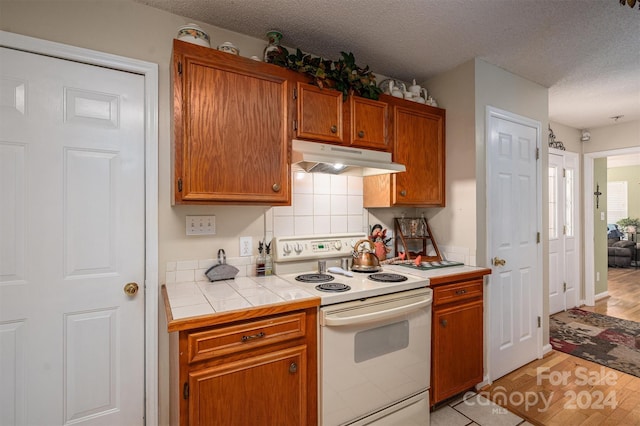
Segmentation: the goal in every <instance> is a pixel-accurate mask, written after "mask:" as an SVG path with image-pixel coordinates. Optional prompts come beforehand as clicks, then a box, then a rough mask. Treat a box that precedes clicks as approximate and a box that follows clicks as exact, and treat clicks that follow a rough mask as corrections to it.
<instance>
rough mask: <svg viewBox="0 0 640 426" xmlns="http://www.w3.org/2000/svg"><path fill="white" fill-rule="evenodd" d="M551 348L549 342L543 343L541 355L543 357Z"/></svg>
mask: <svg viewBox="0 0 640 426" xmlns="http://www.w3.org/2000/svg"><path fill="white" fill-rule="evenodd" d="M552 350H553V346H551V343H547V344H546V345H544V346H543V347H542V356H543V357H544V356H545V355H547V354H548V353H549V352H551V351H552Z"/></svg>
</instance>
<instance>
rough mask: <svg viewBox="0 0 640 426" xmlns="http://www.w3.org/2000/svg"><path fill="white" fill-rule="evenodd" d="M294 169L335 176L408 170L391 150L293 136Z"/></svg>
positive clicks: (292, 158) (292, 161)
mask: <svg viewBox="0 0 640 426" xmlns="http://www.w3.org/2000/svg"><path fill="white" fill-rule="evenodd" d="M291 151H292V152H291V154H292V156H291V165H292V168H293V170H302V171H305V172H307V173H329V174H333V175H339V174H343V175H351V176H373V175H383V174H388V173H398V172H405V171H406V170H407V168H406V167H405V166H404V165H403V164H398V163H394V162H392V161H391V154H390V153H388V152H380V151H373V150H369V149H361V148H349V147H344V146H339V145H329V144H324V143H316V142H307V141H301V140H297V139H294V140H293V141H292V145H291Z"/></svg>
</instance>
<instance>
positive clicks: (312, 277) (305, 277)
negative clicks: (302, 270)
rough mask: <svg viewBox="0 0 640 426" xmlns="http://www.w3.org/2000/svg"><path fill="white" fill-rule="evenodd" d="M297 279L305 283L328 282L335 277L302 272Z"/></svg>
mask: <svg viewBox="0 0 640 426" xmlns="http://www.w3.org/2000/svg"><path fill="white" fill-rule="evenodd" d="M296 281H301V282H303V283H326V282H329V281H333V277H332V276H331V275H328V274H319V273H318V274H302V275H298V276H297V277H296Z"/></svg>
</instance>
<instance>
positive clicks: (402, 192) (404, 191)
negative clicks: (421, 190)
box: [400, 189, 407, 197]
mask: <svg viewBox="0 0 640 426" xmlns="http://www.w3.org/2000/svg"><path fill="white" fill-rule="evenodd" d="M400 195H401V196H403V197H406V196H407V190H406V189H403V190H402V191H400Z"/></svg>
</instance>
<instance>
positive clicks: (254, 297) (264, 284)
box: [162, 275, 320, 331]
mask: <svg viewBox="0 0 640 426" xmlns="http://www.w3.org/2000/svg"><path fill="white" fill-rule="evenodd" d="M162 287H163V291H162V293H163V296H164V299H165V300H164V302H165V309H166V312H167V320H168V321H167V322H168V326H169V327H168V328H169V331H177V330H181V329H186V328H193V327H195V326H205V325H212V324H216V323H218V322H219V321H223V320H225V319H226V318H227V317H229V316H230V315H225V314H232V313H233V319H248V318H252V317H257V316H264V315H268V314H271V313H278V312H285V311H287V310H290V309H289V308H288V306H287V305H295V306H296V307H298V308H304V307H310V306H319V305H320V298H319V297H316V296H314V295H312V294H309V293H307V292H306V291H304V290H303V289H301V288H300V287H296V286H295V285H293V284H291V283H289V282H287V281H285V280H283V279H282V278H279V277H277V276H275V275H271V276H266V277H236V278H235V279H233V280H224V281H215V282H208V281H190V282H176V283H167V284H165V285H163V286H162ZM298 302H302V303H298ZM265 308H268V309H267V310H265ZM238 311H240V312H238ZM189 324H191V325H189Z"/></svg>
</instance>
